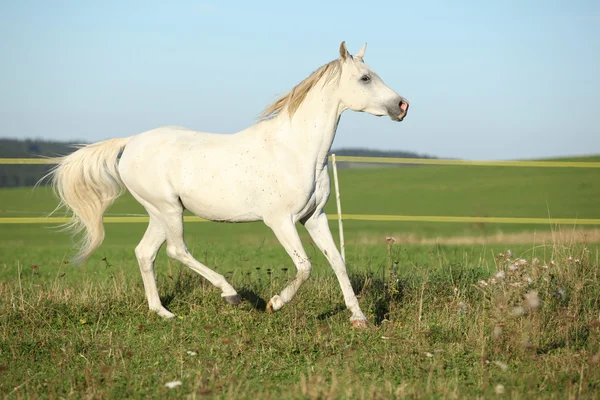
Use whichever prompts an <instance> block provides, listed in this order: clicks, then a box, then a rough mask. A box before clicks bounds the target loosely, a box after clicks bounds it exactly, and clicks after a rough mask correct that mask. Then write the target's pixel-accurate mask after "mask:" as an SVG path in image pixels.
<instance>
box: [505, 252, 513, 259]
mask: <svg viewBox="0 0 600 400" xmlns="http://www.w3.org/2000/svg"><path fill="white" fill-rule="evenodd" d="M513 256H514V254H513V252H512V251H510V250H507V251H506V257H508V258H513Z"/></svg>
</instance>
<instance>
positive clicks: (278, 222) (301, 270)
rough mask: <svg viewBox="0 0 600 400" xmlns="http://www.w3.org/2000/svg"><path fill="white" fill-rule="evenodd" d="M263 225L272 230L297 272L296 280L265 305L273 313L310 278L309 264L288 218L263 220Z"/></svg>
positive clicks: (288, 300) (289, 299)
mask: <svg viewBox="0 0 600 400" xmlns="http://www.w3.org/2000/svg"><path fill="white" fill-rule="evenodd" d="M265 223H266V224H267V226H269V227H270V228H271V229H272V230H273V232H274V233H275V236H277V239H278V240H279V242H280V243H281V245H282V246H283V247H284V248H285V251H286V252H287V253H288V255H289V256H290V257H291V259H292V261H293V262H294V265H295V266H296V271H297V272H296V278H295V279H294V280H293V281H292V282H291V283H290V284H289V285H288V286H287V287H286V288H285V289H283V290H282V291H281V293H280V294H279V295H275V296H273V297H272V298H271V300H269V303H267V311H269V312H273V311H277V310H279V309H281V307H283V306H284V304H286V303H289V302H290V301H291V300H292V298H294V296H295V295H296V292H297V291H298V289H299V288H300V286H301V285H302V284H303V283H304V282H305V281H306V280H307V279H308V277H309V276H310V269H311V264H310V260H309V259H308V256H307V255H306V253H305V252H304V248H303V247H302V242H301V241H300V237H299V236H298V231H297V230H296V227H295V226H294V223H293V222H292V219H291V217H290V216H286V217H282V218H269V219H265Z"/></svg>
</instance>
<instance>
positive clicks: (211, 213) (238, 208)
mask: <svg viewBox="0 0 600 400" xmlns="http://www.w3.org/2000/svg"><path fill="white" fill-rule="evenodd" d="M180 199H181V202H182V203H183V206H184V207H185V208H186V209H188V210H190V211H191V212H193V213H194V214H195V215H197V216H199V217H201V218H205V219H208V220H211V221H222V222H252V221H260V220H262V217H261V215H260V214H259V213H258V212H257V210H256V208H255V207H252V206H251V205H249V204H247V203H245V202H244V201H241V199H239V198H235V197H234V196H227V195H225V194H224V195H223V196H219V195H218V194H217V196H215V195H214V193H213V195H211V196H198V197H197V196H194V195H193V193H192V194H190V193H184V194H181V195H180Z"/></svg>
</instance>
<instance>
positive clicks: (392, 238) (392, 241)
mask: <svg viewBox="0 0 600 400" xmlns="http://www.w3.org/2000/svg"><path fill="white" fill-rule="evenodd" d="M385 241H386V242H387V244H388V245H391V244H393V243H396V238H395V237H393V236H388V237H386V238H385Z"/></svg>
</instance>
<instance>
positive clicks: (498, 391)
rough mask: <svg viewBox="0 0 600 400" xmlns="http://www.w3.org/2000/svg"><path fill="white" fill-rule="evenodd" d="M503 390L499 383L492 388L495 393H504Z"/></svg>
mask: <svg viewBox="0 0 600 400" xmlns="http://www.w3.org/2000/svg"><path fill="white" fill-rule="evenodd" d="M504 391H505V390H504V385H502V384H501V383H499V384H497V385H496V387H495V388H494V392H496V394H504Z"/></svg>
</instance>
